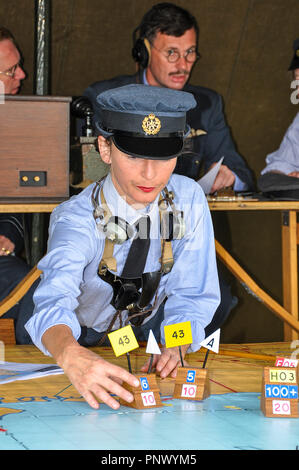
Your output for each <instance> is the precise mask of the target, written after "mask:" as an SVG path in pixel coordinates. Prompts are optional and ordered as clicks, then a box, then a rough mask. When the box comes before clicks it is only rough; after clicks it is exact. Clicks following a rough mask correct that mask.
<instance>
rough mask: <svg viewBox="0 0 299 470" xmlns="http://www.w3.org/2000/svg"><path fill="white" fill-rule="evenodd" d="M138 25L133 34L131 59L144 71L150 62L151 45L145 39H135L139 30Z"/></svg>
mask: <svg viewBox="0 0 299 470" xmlns="http://www.w3.org/2000/svg"><path fill="white" fill-rule="evenodd" d="M140 26H141V25H139V26H138V27H137V28H136V29H135V30H134V32H133V48H132V57H133V59H134V60H135V62H137V63H138V65H139V66H140V67H142V68H143V69H146V67H148V65H149V63H150V61H151V45H150V42H149V40H148V39H147V38H142V37H139V38H138V39H136V34H137V31H138V30H139V29H140Z"/></svg>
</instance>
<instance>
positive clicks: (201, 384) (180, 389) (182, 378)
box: [173, 367, 210, 400]
mask: <svg viewBox="0 0 299 470" xmlns="http://www.w3.org/2000/svg"><path fill="white" fill-rule="evenodd" d="M209 395H210V382H209V376H208V371H207V369H198V368H192V369H191V368H190V367H179V368H178V372H177V376H176V380H175V385H174V393H173V398H180V399H182V400H204V399H205V398H207V397H208V396H209Z"/></svg>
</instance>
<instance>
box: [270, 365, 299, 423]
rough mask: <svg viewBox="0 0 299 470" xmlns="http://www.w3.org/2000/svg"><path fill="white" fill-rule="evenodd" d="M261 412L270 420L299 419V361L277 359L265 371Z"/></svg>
mask: <svg viewBox="0 0 299 470" xmlns="http://www.w3.org/2000/svg"><path fill="white" fill-rule="evenodd" d="M261 410H262V412H263V413H264V415H265V416H266V417H269V418H298V416H299V415H298V361H297V360H295V359H290V358H281V357H279V358H277V359H276V362H275V366H273V367H265V368H264V371H263V381H262V395H261Z"/></svg>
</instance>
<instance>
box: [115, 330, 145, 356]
mask: <svg viewBox="0 0 299 470" xmlns="http://www.w3.org/2000/svg"><path fill="white" fill-rule="evenodd" d="M108 338H109V340H110V343H111V346H112V348H113V351H114V354H115V355H116V357H118V356H121V355H122V354H126V353H127V352H129V351H132V350H133V349H136V348H139V344H138V342H137V339H136V336H135V335H134V331H133V329H132V327H131V325H127V326H124V327H123V328H120V329H119V330H116V331H113V332H112V333H109V334H108Z"/></svg>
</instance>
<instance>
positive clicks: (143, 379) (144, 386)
mask: <svg viewBox="0 0 299 470" xmlns="http://www.w3.org/2000/svg"><path fill="white" fill-rule="evenodd" d="M140 383H141V388H142V390H149V388H150V387H149V384H148V380H147V378H146V377H140Z"/></svg>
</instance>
